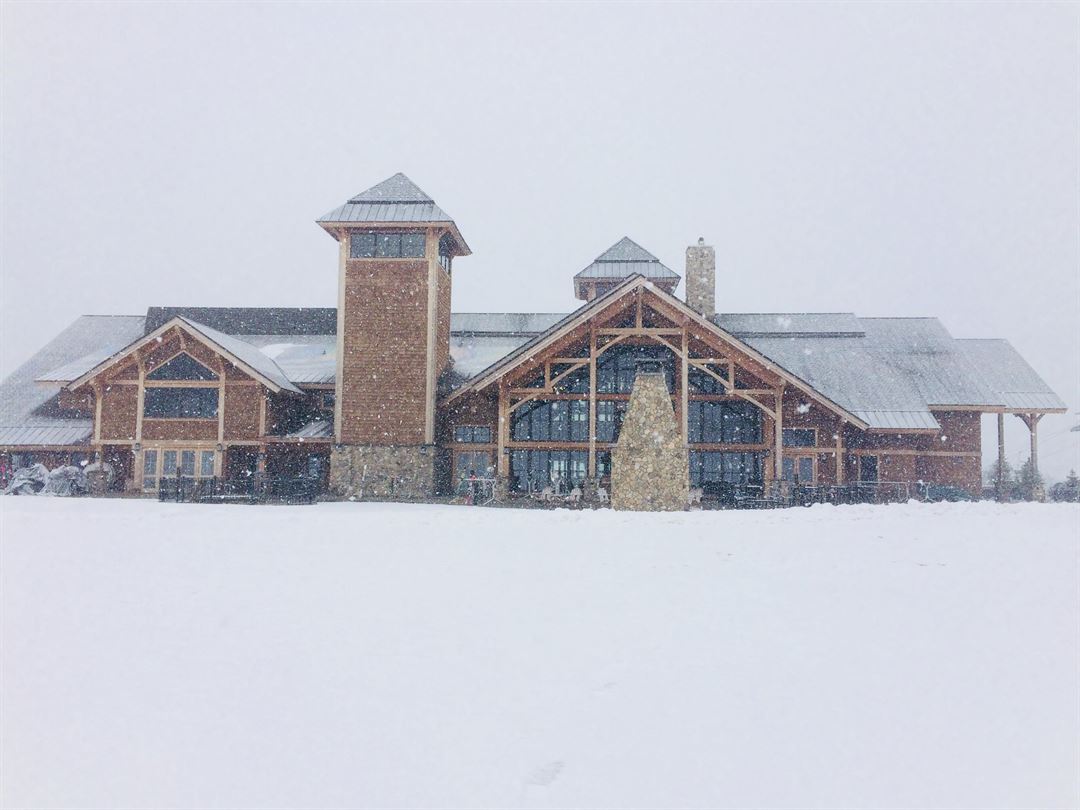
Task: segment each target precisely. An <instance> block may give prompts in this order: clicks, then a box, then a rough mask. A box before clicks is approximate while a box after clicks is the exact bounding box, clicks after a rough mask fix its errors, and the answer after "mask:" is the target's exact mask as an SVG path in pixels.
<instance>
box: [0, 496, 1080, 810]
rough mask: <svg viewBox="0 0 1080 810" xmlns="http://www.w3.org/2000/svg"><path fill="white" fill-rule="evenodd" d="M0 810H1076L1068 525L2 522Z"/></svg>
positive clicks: (1066, 515) (23, 513) (413, 518)
mask: <svg viewBox="0 0 1080 810" xmlns="http://www.w3.org/2000/svg"><path fill="white" fill-rule="evenodd" d="M0 521H2V522H0V531H2V553H3V556H2V559H0V565H2V580H0V584H2V586H3V594H2V606H3V617H2V632H3V636H2V642H3V647H2V661H0V663H2V671H0V676H2V684H0V687H2V700H3V703H2V706H0V712H2V740H0V742H2V752H0V767H2V793H0V799H2V804H3V806H4V807H11V808H15V807H20V808H21V807H53V808H59V807H82V808H86V807H93V808H104V807H131V808H134V807H140V808H151V807H153V808H164V807H174V808H181V807H182V808H209V807H220V808H299V807H320V808H362V807H519V806H523V807H679V808H689V807H740V808H811V807H822V808H870V807H874V808H884V807H889V808H901V807H903V808H946V807H950V808H961V807H962V808H997V807H1024V808H1034V807H1038V808H1050V807H1076V806H1078V804H1080V777H1078V773H1077V763H1078V760H1080V742H1078V740H1080V671H1078V667H1080V665H1078V660H1080V642H1078V633H1080V605H1078V602H1080V597H1078V590H1077V584H1078V581H1080V570H1078V542H1080V541H1078V537H1080V509H1078V508H1077V507H1075V506H1067V505H1015V506H1004V507H1003V506H996V505H993V504H957V505H937V506H926V505H916V504H909V505H902V506H885V507H841V508H833V507H814V508H811V509H792V510H787V511H776V512H758V513H753V512H711V513H692V514H678V515H660V514H652V515H641V514H626V513H613V512H610V511H604V512H596V513H588V512H567V511H560V512H538V511H519V510H489V509H480V508H469V507H438V506H393V505H378V504H367V505H359V504H325V505H319V506H315V507H273V506H269V507H242V506H185V505H160V504H157V503H152V502H133V501H115V500H61V499H45V498H4V499H2V500H0Z"/></svg>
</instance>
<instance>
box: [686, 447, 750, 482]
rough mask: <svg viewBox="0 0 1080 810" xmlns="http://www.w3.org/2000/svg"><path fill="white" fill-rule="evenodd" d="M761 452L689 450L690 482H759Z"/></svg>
mask: <svg viewBox="0 0 1080 810" xmlns="http://www.w3.org/2000/svg"><path fill="white" fill-rule="evenodd" d="M761 481H762V475H761V453H730V452H725V451H706V452H701V451H697V450H691V451H690V484H691V485H692V486H702V485H705V484H742V485H746V484H760V483H761Z"/></svg>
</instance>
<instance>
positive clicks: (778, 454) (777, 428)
mask: <svg viewBox="0 0 1080 810" xmlns="http://www.w3.org/2000/svg"><path fill="white" fill-rule="evenodd" d="M773 390H774V392H775V393H774V394H773V402H774V403H775V409H776V414H775V417H774V418H773V434H774V435H773V447H774V449H773V478H774V480H775V481H777V482H778V483H779V482H780V481H783V480H784V386H783V385H781V386H779V387H778V388H775V389H773Z"/></svg>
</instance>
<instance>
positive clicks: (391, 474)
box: [330, 445, 435, 500]
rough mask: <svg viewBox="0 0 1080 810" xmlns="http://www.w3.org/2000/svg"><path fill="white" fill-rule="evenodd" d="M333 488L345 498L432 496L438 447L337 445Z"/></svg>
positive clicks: (333, 458) (332, 466) (332, 454)
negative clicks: (436, 448)
mask: <svg viewBox="0 0 1080 810" xmlns="http://www.w3.org/2000/svg"><path fill="white" fill-rule="evenodd" d="M365 467H366V470H365ZM330 491H331V492H332V493H333V494H334V495H338V496H340V497H343V498H353V497H361V496H362V497H364V498H379V499H382V500H412V499H425V498H430V497H432V496H433V495H434V494H435V448H434V447H427V446H405V447H401V446H398V447H382V446H374V445H344V446H337V447H334V448H333V449H332V450H331V451H330Z"/></svg>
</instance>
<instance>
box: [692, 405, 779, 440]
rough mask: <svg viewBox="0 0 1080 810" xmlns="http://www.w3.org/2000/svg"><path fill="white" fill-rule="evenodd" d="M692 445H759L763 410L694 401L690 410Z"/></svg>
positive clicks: (745, 406)
mask: <svg viewBox="0 0 1080 810" xmlns="http://www.w3.org/2000/svg"><path fill="white" fill-rule="evenodd" d="M686 415H687V426H688V430H689V436H690V441H691V442H697V443H702V444H759V443H760V442H761V411H760V410H758V409H757V408H756V407H755V406H754V405H751V404H750V403H749V402H701V401H694V400H691V401H690V403H689V409H688V411H687V414H686Z"/></svg>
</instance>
